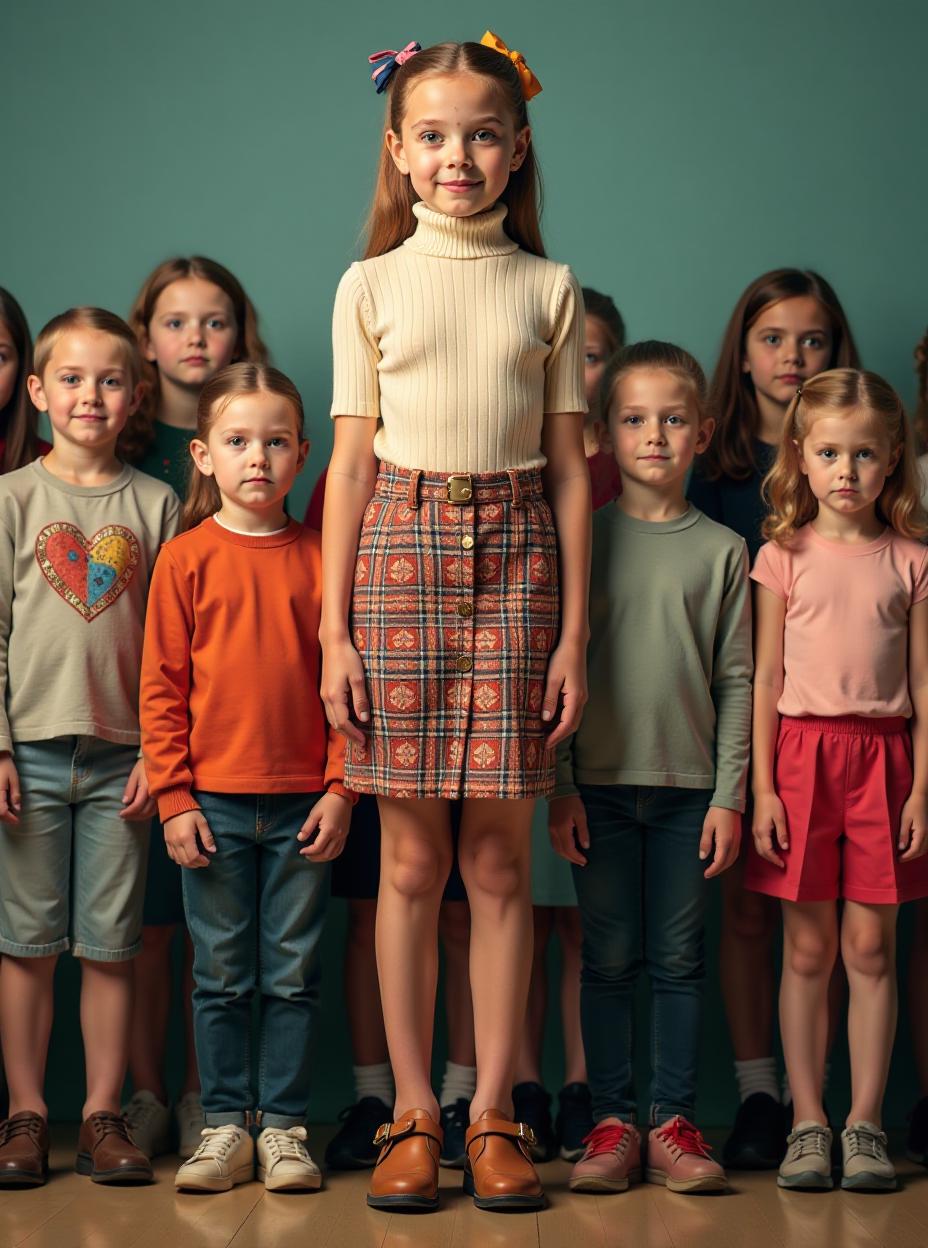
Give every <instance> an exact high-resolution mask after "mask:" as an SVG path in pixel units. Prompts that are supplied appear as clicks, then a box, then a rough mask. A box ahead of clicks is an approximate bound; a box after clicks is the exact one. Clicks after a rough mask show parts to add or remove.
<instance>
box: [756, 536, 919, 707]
mask: <svg viewBox="0 0 928 1248" xmlns="http://www.w3.org/2000/svg"><path fill="white" fill-rule="evenodd" d="M751 579H752V580H754V581H757V583H758V584H759V585H763V586H764V587H765V588H767V589H769V590H770V591H771V592H772V593H774V594H776V595H777V597H778V598H782V599H783V600H784V601H785V603H786V628H785V634H784V637H783V668H784V684H783V693H782V695H781V697H780V701H779V702H778V703H777V709H778V710H779V711H780V714H781V715H813V716H826V715H869V716H873V717H883V716H890V715H905V716H910V715H911V714H912V701H911V698H910V697H909V679H908V666H909V664H908V656H909V644H908V642H909V612H910V610H911V608H912V606H913V604H914V603H916V602H921V601H922V600H923V599H925V598H928V548H926V547H925V546H923V545H922V544H921V543H920V542H916V541H913V540H912V539H910V538H906V537H899V536H898V534H896V533H894V532H893V530H892V529H887V530H886V532H885V533H884V534H883V536H882V537H879V538H877V540H876V541H875V542H868V543H867V544H866V545H864V546H848V545H846V544H845V543H844V542H830V541H827V540H826V539H825V538H823V537H819V535H818V534H817V533H816V532H815V530H814V529H813V528H812V526H811V525H808V524H806V525H803V527H802V528H801V529H800V530H799V532H798V534H797V535H796V539H795V541H794V542H792V543H791V544H790V546H788V547H785V546H778V545H777V544H776V542H768V543H767V544H766V546H762V547H761V550H760V553H759V554H758V556H757V562H756V563H755V564H754V567H753V569H752V571H751Z"/></svg>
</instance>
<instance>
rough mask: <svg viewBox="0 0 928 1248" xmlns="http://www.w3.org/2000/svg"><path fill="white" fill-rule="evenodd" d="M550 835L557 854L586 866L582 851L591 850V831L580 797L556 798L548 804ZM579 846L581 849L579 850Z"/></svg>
mask: <svg viewBox="0 0 928 1248" xmlns="http://www.w3.org/2000/svg"><path fill="white" fill-rule="evenodd" d="M548 835H549V836H550V837H551V846H552V848H553V850H554V852H555V853H556V854H560V855H561V857H562V858H566V859H567V861H568V862H575V863H576V864H577V866H578V867H585V866H586V859H585V858H584V856H583V854H581V853H580V850H581V849H589V848H590V830H589V828H588V826H587V822H586V807H585V806H584V805H583V802H582V801H581V800H580V798H579V797H576V796H574V795H571V796H569V797H554V798H552V799H551V801H550V802H549V803H548ZM578 846H579V848H578Z"/></svg>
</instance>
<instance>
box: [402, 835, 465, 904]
mask: <svg viewBox="0 0 928 1248" xmlns="http://www.w3.org/2000/svg"><path fill="white" fill-rule="evenodd" d="M391 858H392V860H391V861H390V862H389V865H388V866H387V870H386V875H387V879H388V881H389V884H390V886H391V887H392V888H393V890H394V891H395V892H397V893H399V894H401V896H403V897H426V896H429V895H433V894H435V893H440V892H441V890H442V889H443V888H444V886H445V882H446V880H447V879H448V873H449V871H450V870H451V855H450V853H446V852H443V851H442V850H441V849H440V848H439V847H438V846H437V845H431V844H430V843H429V842H428V841H425V840H418V841H412V842H402V843H400V844H399V845H396V846H395V847H394V850H393V853H392V856H391Z"/></svg>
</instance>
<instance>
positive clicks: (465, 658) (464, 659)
mask: <svg viewBox="0 0 928 1248" xmlns="http://www.w3.org/2000/svg"><path fill="white" fill-rule="evenodd" d="M457 665H458V671H459V672H469V671H470V669H471V668H472V667H473V666H474V660H473V659H472V658H471V657H470V655H469V654H459V655H458V659H457Z"/></svg>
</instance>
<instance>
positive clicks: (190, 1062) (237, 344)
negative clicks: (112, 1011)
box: [125, 256, 267, 1157]
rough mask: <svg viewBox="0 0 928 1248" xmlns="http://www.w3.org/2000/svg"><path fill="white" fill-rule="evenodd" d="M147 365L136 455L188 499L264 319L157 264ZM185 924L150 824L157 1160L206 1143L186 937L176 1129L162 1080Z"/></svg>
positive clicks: (136, 1132) (139, 308) (141, 301)
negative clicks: (207, 403) (213, 392)
mask: <svg viewBox="0 0 928 1248" xmlns="http://www.w3.org/2000/svg"><path fill="white" fill-rule="evenodd" d="M129 320H130V323H131V325H132V328H133V329H134V330H135V333H136V337H137V338H138V341H139V348H140V350H141V351H142V353H143V356H144V358H145V361H146V365H145V367H146V381H147V383H148V387H147V390H146V394H145V398H144V399H143V401H142V406H141V408H140V411H139V415H138V419H137V421H136V422H135V428H134V436H133V437H132V439H131V445H130V447H129V452H130V455H131V458H132V460H133V462H134V463H136V464H137V465H138V466H139V467H140V468H141V469H142V471H143V472H147V473H149V474H150V475H151V476H153V477H157V478H158V479H159V480H161V481H167V483H168V484H169V485H170V486H172V488H173V489H174V490H175V492H176V493H177V495H178V496H179V497H180V498H181V499H183V498H184V497H185V496H186V493H187V483H188V481H189V478H190V473H191V471H192V470H193V465H192V461H191V459H190V452H189V449H188V448H189V445H190V440H191V438H192V437H193V436H194V434H195V433H196V425H197V402H198V400H199V396H200V391H201V390H202V388H203V386H204V385H205V384H206V382H207V381H209V380H210V379H211V378H212V377H215V375H216V374H217V373H218V372H219V371H220V369H223V368H225V366H226V365H227V364H229V363H230V362H231V361H233V360H252V361H254V362H256V363H260V364H263V363H265V362H266V360H267V349H266V347H265V345H264V343H263V342H262V341H261V335H260V333H259V329H258V316H257V313H256V312H255V308H254V305H253V304H252V302H251V300H250V299H249V298H248V295H247V294H246V293H245V291H244V289H243V288H242V284H241V282H239V280H238V278H237V277H235V275H234V274H233V273H230V272H229V270H228V269H227V268H225V267H224V266H223V265H221V264H219V263H217V262H216V261H215V260H209V259H207V258H206V257H205V256H176V257H174V258H173V259H171V260H165V261H164V262H163V263H162V264H159V265H158V267H157V268H156V269H154V270H153V271H152V272H151V273H150V274H149V275H148V277H147V278H146V279H145V281H144V282H143V283H142V288H141V290H140V291H139V293H138V295H137V296H136V299H135V302H134V304H133V305H132V310H131V312H130V314H129ZM183 922H184V905H183V898H182V896H181V873H180V870H179V869H178V867H177V866H176V864H175V863H173V862H171V861H170V859H169V858H168V856H167V851H166V849H165V843H164V837H163V836H162V834H161V828H160V827H159V826H157V825H156V826H155V827H154V828H153V830H152V838H151V849H150V858H149V863H148V883H147V886H146V890H145V927H144V930H143V933H142V952H141V953H140V954H139V956H138V958H137V959H136V962H135V983H136V996H135V1008H134V1010H133V1016H132V1051H131V1057H130V1061H129V1071H130V1074H131V1076H132V1085H133V1088H134V1092H133V1096H132V1099H131V1100H130V1101H129V1103H128V1104H127V1105H126V1106H125V1113H126V1116H127V1118H128V1119H129V1122H130V1123H131V1125H132V1134H133V1138H134V1139H135V1140H136V1142H137V1143H138V1145H139V1147H140V1148H142V1149H144V1151H145V1152H146V1153H147V1154H148V1155H149V1157H155V1156H157V1155H158V1154H159V1153H164V1152H167V1151H168V1150H169V1149H170V1148H171V1145H172V1142H173V1139H172V1137H173V1135H174V1132H176V1143H177V1151H178V1153H179V1154H180V1156H181V1157H189V1156H190V1155H191V1153H193V1151H194V1149H195V1148H196V1147H197V1146H198V1144H199V1142H200V1132H201V1131H202V1129H203V1107H202V1104H201V1102H200V1080H199V1075H198V1072H197V1062H196V1053H195V1050H194V1043H193V1014H192V1007H191V991H192V988H193V980H192V977H191V963H192V957H193V950H192V947H191V945H190V940H189V937H187V936H186V934H185V940H184V964H185V975H184V988H183V993H182V996H183V1002H184V1031H185V1038H186V1046H185V1047H186V1068H185V1075H184V1082H183V1084H182V1086H181V1088H180V1095H179V1097H178V1099H177V1103H176V1104H175V1106H174V1115H173V1117H174V1123H173V1127H174V1132H172V1122H171V1117H172V1115H171V1111H170V1108H169V1104H168V1101H169V1097H168V1092H167V1088H166V1086H165V1082H164V1065H165V1055H166V1049H167V1031H168V1018H169V1014H170V1006H171V995H172V994H171V979H172V973H171V946H172V944H173V940H174V935H175V933H176V931H177V927H178V925H179V924H183Z"/></svg>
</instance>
